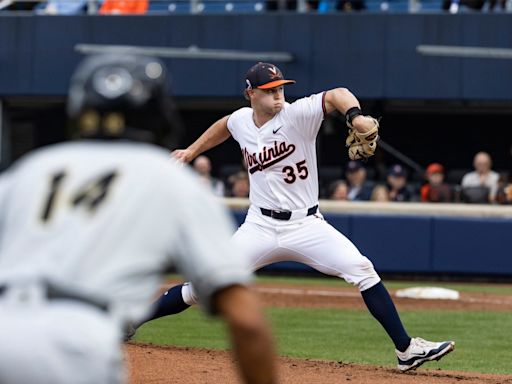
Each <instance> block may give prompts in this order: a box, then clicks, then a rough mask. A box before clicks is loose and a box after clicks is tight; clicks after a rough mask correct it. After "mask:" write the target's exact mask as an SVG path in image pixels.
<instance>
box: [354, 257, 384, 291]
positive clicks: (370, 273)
mask: <svg viewBox="0 0 512 384" xmlns="http://www.w3.org/2000/svg"><path fill="white" fill-rule="evenodd" d="M358 267H359V273H360V276H361V278H360V279H359V281H358V282H357V287H358V288H359V290H360V291H366V290H367V289H369V288H371V287H373V286H374V285H375V284H378V283H379V281H380V277H379V274H378V273H377V271H375V268H374V266H373V263H372V262H371V261H370V260H369V259H368V258H367V257H363V259H362V260H361V261H360V263H359V265H358Z"/></svg>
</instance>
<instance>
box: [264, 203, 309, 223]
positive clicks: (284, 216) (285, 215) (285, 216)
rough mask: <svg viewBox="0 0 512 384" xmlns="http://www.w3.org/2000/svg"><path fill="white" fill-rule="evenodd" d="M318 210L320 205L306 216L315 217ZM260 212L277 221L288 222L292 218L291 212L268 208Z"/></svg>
mask: <svg viewBox="0 0 512 384" xmlns="http://www.w3.org/2000/svg"><path fill="white" fill-rule="evenodd" d="M317 210H318V204H317V205H315V206H314V207H311V208H308V213H307V214H306V216H311V215H314V214H315V213H316V212H317ZM260 211H261V214H262V215H265V216H268V217H271V218H273V219H276V220H284V221H287V220H290V219H291V217H292V212H291V211H276V210H272V209H266V208H260Z"/></svg>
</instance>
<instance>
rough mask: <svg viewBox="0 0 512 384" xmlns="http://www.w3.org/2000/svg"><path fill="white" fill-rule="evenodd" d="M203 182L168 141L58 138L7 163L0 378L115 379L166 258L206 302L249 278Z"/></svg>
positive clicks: (1, 224) (1, 196) (2, 186)
mask: <svg viewBox="0 0 512 384" xmlns="http://www.w3.org/2000/svg"><path fill="white" fill-rule="evenodd" d="M205 188H206V187H204V186H203V184H202V183H200V182H199V181H198V180H196V178H195V176H192V173H191V172H190V171H189V170H186V169H180V167H178V166H175V165H173V164H171V162H170V161H169V155H168V153H167V152H165V151H164V150H161V149H158V148H156V147H154V146H151V145H146V144H140V143H129V142H121V141H117V142H99V141H82V142H76V143H67V144H60V145H57V146H53V147H51V148H47V149H42V150H39V151H36V152H34V153H33V154H31V155H28V156H26V157H25V158H24V159H23V160H21V161H19V162H18V163H17V164H15V165H14V166H13V167H12V168H11V169H10V170H9V171H6V172H5V173H4V174H3V175H2V177H1V180H0V340H1V342H0V356H2V358H1V359H0V383H15V384H19V383H27V384H28V383H30V384H33V383H38V384H45V383H48V384H50V383H51V384H59V383H91V384H101V383H119V382H122V381H123V380H124V379H123V374H122V368H121V366H122V364H121V362H122V356H121V348H120V345H121V326H122V325H123V324H125V323H127V322H131V323H135V322H139V321H141V320H142V319H143V318H144V317H145V316H146V315H147V314H148V312H149V311H150V308H151V304H152V303H153V298H154V294H155V293H156V292H157V290H158V288H159V286H160V284H161V277H162V276H163V274H164V273H165V272H166V270H167V269H168V267H170V266H171V265H175V266H176V267H177V268H178V269H179V270H180V271H181V272H182V273H183V274H184V275H185V277H186V278H187V279H189V280H190V281H192V282H193V284H194V286H195V287H196V290H197V292H198V296H199V299H200V302H202V303H203V304H204V306H205V307H206V308H208V307H209V305H210V297H211V295H212V293H213V292H215V291H217V290H218V289H220V288H222V287H225V286H229V285H232V284H235V283H236V284H239V283H242V284H244V283H246V282H247V281H248V279H249V278H250V274H249V272H248V270H249V268H248V266H247V260H246V259H245V258H244V257H240V252H237V251H236V250H235V249H233V246H232V245H229V244H228V243H229V238H230V236H231V234H232V232H233V226H232V225H231V219H230V218H229V215H228V214H227V213H226V212H225V211H224V210H223V209H222V208H220V207H218V204H217V202H215V198H214V197H213V196H212V195H210V194H209V193H208V192H206V191H205ZM104 305H106V306H108V309H105V308H103V307H104Z"/></svg>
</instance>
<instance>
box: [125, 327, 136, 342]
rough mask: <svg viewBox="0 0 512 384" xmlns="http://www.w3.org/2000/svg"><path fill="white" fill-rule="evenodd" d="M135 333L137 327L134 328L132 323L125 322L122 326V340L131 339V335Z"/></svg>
mask: <svg viewBox="0 0 512 384" xmlns="http://www.w3.org/2000/svg"><path fill="white" fill-rule="evenodd" d="M136 333H137V328H135V327H134V326H133V325H132V324H129V323H128V324H127V325H126V327H125V328H124V334H123V341H124V342H127V341H130V340H131V339H133V336H135V334H136Z"/></svg>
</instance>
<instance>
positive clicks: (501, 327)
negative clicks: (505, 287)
mask: <svg viewBox="0 0 512 384" xmlns="http://www.w3.org/2000/svg"><path fill="white" fill-rule="evenodd" d="M268 314H269V317H270V320H271V323H272V325H273V328H274V333H275V337H276V340H277V343H278V348H279V354H280V355H285V356H292V357H299V358H313V359H325V360H335V361H343V362H354V363H363V364H378V365H386V366H394V365H395V364H396V362H395V355H394V352H393V351H394V348H393V345H392V344H391V342H390V341H389V339H388V337H387V335H386V334H385V333H384V331H383V330H382V328H381V327H380V325H379V324H378V323H377V322H376V321H375V320H374V319H373V318H372V317H371V316H370V314H369V313H367V312H366V311H358V310H337V309H314V310H308V309H299V308H270V309H268ZM401 316H402V319H403V321H404V323H405V325H406V328H407V329H408V331H409V332H410V333H411V335H413V336H421V337H423V338H426V339H429V340H446V339H453V340H455V341H456V350H455V352H454V353H453V354H451V355H450V356H448V357H447V358H445V359H443V360H441V361H440V362H438V363H433V364H431V365H430V367H439V368H442V369H449V370H463V371H476V372H487V373H504V374H512V364H511V363H510V362H511V361H512V352H511V348H510V340H511V339H510V335H511V334H512V314H511V313H506V312H489V311H486V312H462V311H429V312H424V311H406V312H402V314H401ZM135 340H136V341H141V342H151V343H154V344H160V345H166V344H171V345H177V346H191V347H204V348H214V349H225V348H227V343H226V341H225V331H224V328H223V325H222V324H221V323H220V322H219V321H218V320H212V319H207V318H205V317H204V316H203V315H202V314H201V312H200V311H199V310H197V309H195V308H194V309H190V310H188V311H186V312H184V313H182V314H180V315H177V316H171V317H167V318H163V319H159V320H156V321H153V322H151V323H148V324H146V325H144V326H143V327H141V328H140V329H139V332H138V333H137V336H136V339H135Z"/></svg>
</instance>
